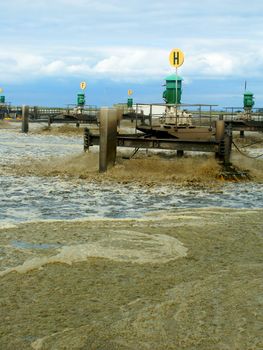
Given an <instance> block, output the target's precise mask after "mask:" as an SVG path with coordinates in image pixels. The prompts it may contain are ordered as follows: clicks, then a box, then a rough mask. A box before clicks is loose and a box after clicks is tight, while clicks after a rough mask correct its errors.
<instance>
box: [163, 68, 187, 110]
mask: <svg viewBox="0 0 263 350" xmlns="http://www.w3.org/2000/svg"><path fill="white" fill-rule="evenodd" d="M182 80H183V79H182V78H181V77H179V76H178V75H176V74H172V75H169V76H168V77H166V78H165V81H166V84H165V86H166V90H165V91H164V92H163V99H164V101H165V103H167V104H180V103H181V96H182Z"/></svg>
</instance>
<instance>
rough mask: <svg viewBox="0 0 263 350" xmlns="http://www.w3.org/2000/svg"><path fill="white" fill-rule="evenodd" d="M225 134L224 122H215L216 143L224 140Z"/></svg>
mask: <svg viewBox="0 0 263 350" xmlns="http://www.w3.org/2000/svg"><path fill="white" fill-rule="evenodd" d="M224 134H225V122H224V120H217V121H216V141H221V140H223V139H224Z"/></svg>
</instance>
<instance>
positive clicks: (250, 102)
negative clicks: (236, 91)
mask: <svg viewBox="0 0 263 350" xmlns="http://www.w3.org/2000/svg"><path fill="white" fill-rule="evenodd" d="M243 101H244V109H248V108H252V107H253V106H254V103H255V101H254V95H253V93H252V92H249V91H246V92H245V93H244V100H243Z"/></svg>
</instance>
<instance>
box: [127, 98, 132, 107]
mask: <svg viewBox="0 0 263 350" xmlns="http://www.w3.org/2000/svg"><path fill="white" fill-rule="evenodd" d="M132 106H133V99H132V98H128V100H127V107H128V108H132Z"/></svg>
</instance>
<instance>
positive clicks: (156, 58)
mask: <svg viewBox="0 0 263 350" xmlns="http://www.w3.org/2000/svg"><path fill="white" fill-rule="evenodd" d="M0 2H1V14H2V15H1V52H0V87H1V88H3V89H4V92H3V93H2V94H4V95H5V96H6V100H7V101H10V102H11V103H12V104H13V105H20V104H29V105H46V106H65V105H67V104H70V103H75V101H76V94H77V93H78V92H80V89H79V83H80V82H81V81H86V82H87V89H86V100H87V103H88V104H92V105H98V106H102V105H103V106H110V105H112V104H113V103H118V102H125V101H126V100H127V90H128V89H132V90H133V91H134V95H133V98H134V100H135V101H136V102H151V103H152V102H162V97H161V96H162V91H163V86H162V85H163V83H164V78H165V76H166V75H168V74H170V73H172V72H173V71H174V70H173V68H172V67H171V66H170V65H169V60H168V57H169V52H170V51H171V49H173V48H180V49H181V50H182V51H183V52H184V54H185V62H184V64H183V66H182V67H180V68H179V70H178V72H179V74H180V75H181V76H182V77H183V78H184V83H183V97H182V102H184V103H213V104H218V105H219V106H220V107H224V106H242V94H243V91H244V82H245V80H246V81H247V88H248V90H251V91H252V92H253V93H254V94H255V101H256V105H255V106H256V107H262V106H263V45H262V43H263V1H262V0H251V1H250V2H246V1H244V0H221V1H214V0H213V1H212V0H202V1H197V0H184V1H182V0H180V1H178V0H172V1H170V0H167V1H159V0H158V1H157V0H151V1H138V0H134V1H133V0H130V1H128V2H126V1H121V0H108V1H100V2H99V1H95V0H9V1H6V0H0Z"/></svg>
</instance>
